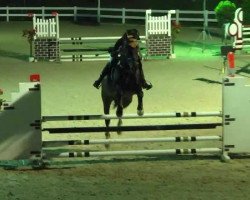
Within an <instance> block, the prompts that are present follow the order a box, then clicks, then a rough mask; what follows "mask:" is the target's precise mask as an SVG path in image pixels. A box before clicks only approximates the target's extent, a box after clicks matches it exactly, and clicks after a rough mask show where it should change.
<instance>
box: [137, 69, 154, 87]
mask: <svg viewBox="0 0 250 200" xmlns="http://www.w3.org/2000/svg"><path fill="white" fill-rule="evenodd" d="M139 69H140V75H141V82H142V88H144V89H146V90H149V89H151V88H152V87H153V85H152V84H148V83H147V81H146V80H145V76H144V72H143V69H142V65H141V64H140V67H139Z"/></svg>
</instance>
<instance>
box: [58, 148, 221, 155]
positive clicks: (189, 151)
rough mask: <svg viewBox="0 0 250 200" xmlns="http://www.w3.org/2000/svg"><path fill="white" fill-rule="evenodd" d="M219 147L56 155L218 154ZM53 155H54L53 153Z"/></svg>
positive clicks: (64, 153) (219, 151)
mask: <svg viewBox="0 0 250 200" xmlns="http://www.w3.org/2000/svg"><path fill="white" fill-rule="evenodd" d="M221 152H222V149H220V148H199V149H166V150H133V151H99V152H90V151H85V152H63V153H59V154H57V156H58V157H92V156H136V155H181V154H184V155H185V154H186V155H190V154H193V155H195V154H204V153H215V154H220V153H221ZM53 157H56V156H55V155H53Z"/></svg>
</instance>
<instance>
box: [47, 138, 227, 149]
mask: <svg viewBox="0 0 250 200" xmlns="http://www.w3.org/2000/svg"><path fill="white" fill-rule="evenodd" d="M221 140H222V137H221V136H217V135H216V136H183V137H163V138H127V139H98V140H55V141H43V147H52V146H65V145H93V144H126V143H146V142H196V141H221Z"/></svg>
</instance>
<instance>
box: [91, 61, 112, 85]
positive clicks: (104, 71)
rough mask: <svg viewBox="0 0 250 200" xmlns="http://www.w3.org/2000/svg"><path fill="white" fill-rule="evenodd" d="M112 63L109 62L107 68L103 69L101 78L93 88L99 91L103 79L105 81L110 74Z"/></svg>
mask: <svg viewBox="0 0 250 200" xmlns="http://www.w3.org/2000/svg"><path fill="white" fill-rule="evenodd" d="M110 63H111V62H108V63H107V64H106V66H105V67H104V68H103V70H102V72H101V74H100V76H99V78H98V79H97V80H96V81H95V82H94V84H93V86H94V87H96V88H97V89H99V87H100V84H101V82H102V79H103V78H104V77H105V76H106V75H107V74H109V73H110V68H111V67H110V65H111V64H110Z"/></svg>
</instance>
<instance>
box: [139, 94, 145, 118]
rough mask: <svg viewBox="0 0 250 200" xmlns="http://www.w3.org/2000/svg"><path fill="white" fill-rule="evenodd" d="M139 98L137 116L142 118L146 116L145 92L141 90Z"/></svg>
mask: <svg viewBox="0 0 250 200" xmlns="http://www.w3.org/2000/svg"><path fill="white" fill-rule="evenodd" d="M137 98H138V106H137V114H138V115H139V116H142V115H143V114H144V110H143V91H142V90H140V91H139V92H138V93H137Z"/></svg>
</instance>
